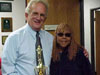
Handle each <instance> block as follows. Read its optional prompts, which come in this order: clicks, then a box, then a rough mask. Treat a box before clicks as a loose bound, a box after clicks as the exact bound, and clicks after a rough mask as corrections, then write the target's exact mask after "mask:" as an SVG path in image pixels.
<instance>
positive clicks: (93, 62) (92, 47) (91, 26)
mask: <svg viewBox="0 0 100 75" xmlns="http://www.w3.org/2000/svg"><path fill="white" fill-rule="evenodd" d="M98 9H100V7H97V8H93V9H90V29H91V38H90V39H91V64H92V66H93V68H94V70H95V53H94V49H95V47H94V46H95V44H94V41H95V40H94V35H95V34H94V21H95V17H94V16H95V13H94V11H96V10H98Z"/></svg>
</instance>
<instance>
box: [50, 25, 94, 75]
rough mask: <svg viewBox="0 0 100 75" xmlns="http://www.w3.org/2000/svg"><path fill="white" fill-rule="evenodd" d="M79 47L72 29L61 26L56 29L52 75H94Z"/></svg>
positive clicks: (51, 66)
mask: <svg viewBox="0 0 100 75" xmlns="http://www.w3.org/2000/svg"><path fill="white" fill-rule="evenodd" d="M83 50H84V48H82V47H81V46H80V45H78V44H77V43H76V42H75V40H74V38H73V32H72V30H71V28H70V27H69V26H68V25H67V24H60V25H58V27H57V29H56V35H55V37H54V42H53V52H52V59H51V65H50V75H94V71H93V70H92V68H91V65H90V62H89V60H88V58H86V56H84V53H83Z"/></svg>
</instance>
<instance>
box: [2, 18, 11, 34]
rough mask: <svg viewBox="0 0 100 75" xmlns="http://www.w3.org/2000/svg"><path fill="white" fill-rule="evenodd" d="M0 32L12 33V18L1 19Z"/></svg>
mask: <svg viewBox="0 0 100 75" xmlns="http://www.w3.org/2000/svg"><path fill="white" fill-rule="evenodd" d="M1 31H2V32H12V18H11V17H1Z"/></svg>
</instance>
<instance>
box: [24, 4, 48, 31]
mask: <svg viewBox="0 0 100 75" xmlns="http://www.w3.org/2000/svg"><path fill="white" fill-rule="evenodd" d="M25 16H26V20H27V22H28V24H29V25H30V26H31V27H32V29H33V30H36V31H39V30H40V29H41V27H42V25H43V23H44V22H45V20H46V7H45V5H43V4H42V3H37V4H33V5H32V6H31V11H30V13H29V14H27V13H25Z"/></svg>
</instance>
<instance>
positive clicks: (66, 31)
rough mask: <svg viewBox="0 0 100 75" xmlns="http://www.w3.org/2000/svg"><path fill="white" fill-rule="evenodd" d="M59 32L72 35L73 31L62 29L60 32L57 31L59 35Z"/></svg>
mask: <svg viewBox="0 0 100 75" xmlns="http://www.w3.org/2000/svg"><path fill="white" fill-rule="evenodd" d="M58 32H62V33H71V31H70V30H69V29H60V30H57V33H58Z"/></svg>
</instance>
